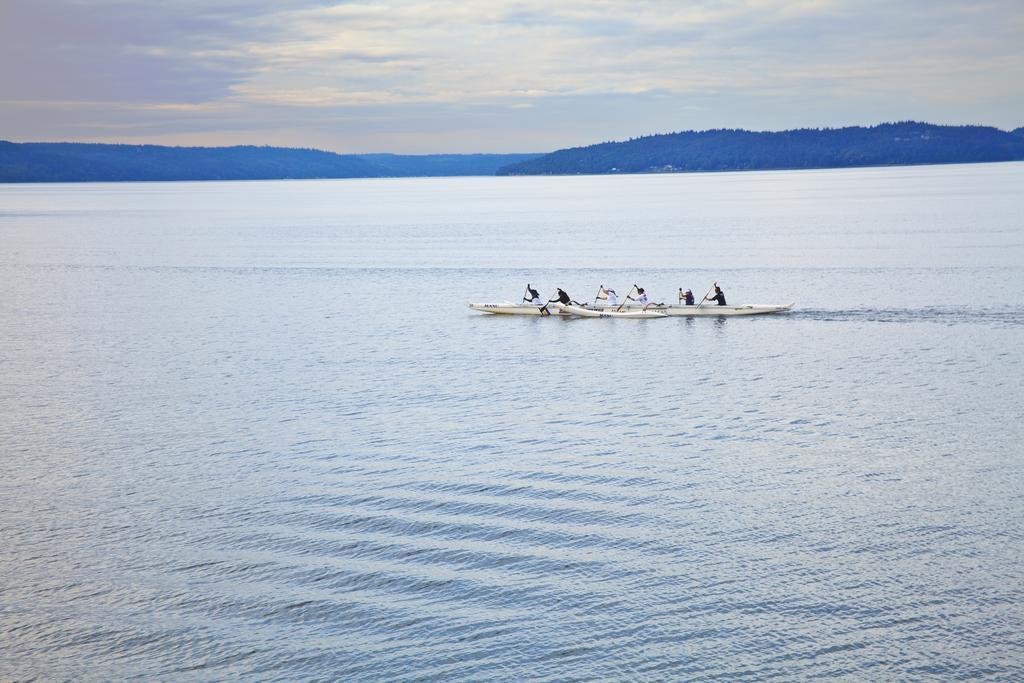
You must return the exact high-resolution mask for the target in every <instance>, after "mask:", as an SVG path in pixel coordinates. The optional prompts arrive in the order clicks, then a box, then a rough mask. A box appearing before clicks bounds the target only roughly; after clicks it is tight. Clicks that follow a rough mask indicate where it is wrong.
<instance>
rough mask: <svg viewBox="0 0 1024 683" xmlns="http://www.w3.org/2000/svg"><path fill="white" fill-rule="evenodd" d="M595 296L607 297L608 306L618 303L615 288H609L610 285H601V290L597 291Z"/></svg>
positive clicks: (599, 297)
mask: <svg viewBox="0 0 1024 683" xmlns="http://www.w3.org/2000/svg"><path fill="white" fill-rule="evenodd" d="M597 298H598V299H607V300H608V305H609V306H618V305H619V295H618V294H616V293H615V290H614V289H612V288H610V287H609V288H608V289H605V288H604V287H601V291H600V292H599V293H598V295H597Z"/></svg>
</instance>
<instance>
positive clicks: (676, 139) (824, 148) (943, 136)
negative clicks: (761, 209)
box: [498, 121, 1024, 175]
mask: <svg viewBox="0 0 1024 683" xmlns="http://www.w3.org/2000/svg"><path fill="white" fill-rule="evenodd" d="M1018 131H1020V129H1017V131H1015V132H1014V133H1018ZM1014 133H1007V132H1005V131H1001V130H999V129H997V128H990V127H986V126H936V125H932V124H928V123H917V122H913V121H907V122H902V123H886V124H882V125H879V126H873V127H871V128H863V127H860V126H854V127H850V128H824V129H814V128H811V129H801V130H787V131H782V132H778V133H755V132H751V131H746V130H708V131H700V132H697V131H687V132H684V133H670V134H667V135H651V136H648V137H642V138H636V139H633V140H629V141H628V142H605V143H602V144H599V145H591V146H589V147H576V148H572V149H563V150H559V151H557V152H552V153H551V154H547V155H544V156H542V157H538V158H536V159H533V160H530V161H523V162H520V163H517V164H512V165H510V166H506V167H504V168H502V169H500V170H499V171H498V175H563V174H577V173H585V174H605V173H662V172H677V171H752V170H767V169H800V168H843V167H849V166H890V165H892V166H898V165H912V164H948V163H970V162H982V161H1016V160H1022V159H1024V135H1020V134H1014Z"/></svg>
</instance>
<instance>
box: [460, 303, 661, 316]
mask: <svg viewBox="0 0 1024 683" xmlns="http://www.w3.org/2000/svg"><path fill="white" fill-rule="evenodd" d="M469 307H470V308H472V309H473V310H474V311H480V312H481V313H494V314H497V315H540V316H544V315H576V316H579V317H581V318H667V317H668V315H667V314H666V313H664V312H662V311H644V310H642V309H639V308H634V309H623V310H621V311H616V310H614V309H612V308H609V309H606V310H603V309H595V308H585V307H583V306H565V305H562V304H560V303H550V304H548V305H547V310H545V308H544V306H536V305H534V304H514V303H511V302H508V301H504V302H500V303H494V304H487V303H483V304H476V303H472V304H470V305H469Z"/></svg>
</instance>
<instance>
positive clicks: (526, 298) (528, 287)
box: [523, 282, 531, 301]
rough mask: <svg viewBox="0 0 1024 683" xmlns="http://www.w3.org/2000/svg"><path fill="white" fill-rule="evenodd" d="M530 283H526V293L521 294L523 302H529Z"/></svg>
mask: <svg viewBox="0 0 1024 683" xmlns="http://www.w3.org/2000/svg"><path fill="white" fill-rule="evenodd" d="M530 300H531V299H530V283H529V282H527V283H526V293H525V294H523V301H530Z"/></svg>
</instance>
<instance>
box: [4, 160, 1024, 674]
mask: <svg viewBox="0 0 1024 683" xmlns="http://www.w3.org/2000/svg"><path fill="white" fill-rule="evenodd" d="M1022 189H1024V164H1020V163H1009V164H990V165H974V166H944V167H919V168H885V169H858V170H834V171H803V172H769V173H733V174H701V175H653V176H626V177H621V176H620V177H561V178H441V179H400V180H399V179H394V180H345V181H282V182H242V183H167V184H133V183H125V184H83V185H31V186H30V185H26V186H12V185H7V186H0V291H2V294H0V547H2V548H3V551H2V553H0V678H3V679H11V678H13V679H22V678H33V677H38V678H42V679H80V678H87V679H121V678H131V677H138V678H143V679H161V680H171V679H224V678H233V677H244V678H247V679H324V680H444V681H451V680H509V681H511V680H538V681H539V680H550V681H593V680H640V681H642V680H650V681H662V680H688V679H711V678H720V679H725V680H761V679H768V678H776V679H782V680H795V679H805V678H812V677H824V678H848V679H867V680H920V679H934V680H961V679H971V680H975V679H992V680H1013V679H1016V680H1020V679H1021V678H1022V677H1024V531H1022V522H1024V476H1022V475H1024V471H1022V470H1024V457H1022V455H1024V448H1022V442H1024V191H1022ZM716 280H717V281H718V282H719V283H720V284H721V285H722V286H723V289H724V290H725V292H726V294H727V296H728V298H729V301H730V303H736V304H743V303H785V302H790V301H795V302H796V308H795V310H794V312H793V313H791V314H789V315H784V316H766V317H752V318H731V319H725V318H723V319H691V320H687V319H682V318H669V319H662V320H604V319H582V320H581V319H559V318H546V319H540V318H519V317H498V316H486V315H481V314H479V313H474V312H472V311H470V310H469V309H468V308H467V307H466V303H467V302H468V301H472V300H475V301H496V300H497V301H500V300H512V301H517V300H519V298H520V297H521V296H522V292H523V289H524V286H525V285H526V283H527V282H529V283H531V284H534V285H536V286H538V288H539V289H540V290H541V292H542V295H548V294H549V293H551V292H553V291H554V288H555V287H556V286H561V287H563V288H565V289H567V290H568V291H569V292H570V293H571V294H572V295H573V296H574V297H576V298H578V299H589V298H592V297H593V295H594V293H595V292H596V290H597V287H598V285H601V284H603V285H606V286H612V287H615V288H616V289H617V290H618V291H619V292H620V293H622V292H624V291H626V290H628V289H629V287H630V286H631V285H632V284H633V283H638V284H640V285H641V286H644V287H646V288H647V289H648V290H649V292H651V293H652V294H653V295H654V298H655V299H669V300H670V301H671V300H672V299H673V298H674V297H675V293H676V292H677V290H678V288H679V287H684V288H686V287H690V288H692V289H693V290H694V292H696V293H697V295H698V296H699V295H700V294H702V293H703V292H704V291H705V290H707V289H708V288H709V287H710V285H711V283H712V282H713V281H716Z"/></svg>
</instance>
